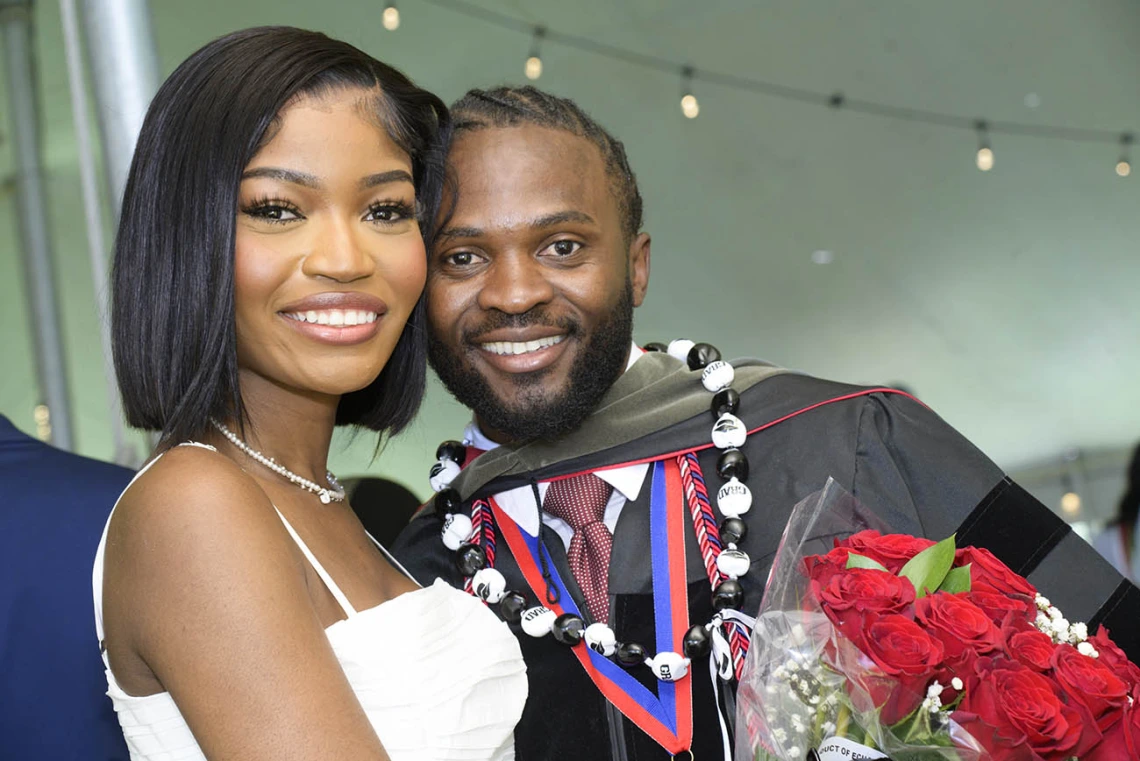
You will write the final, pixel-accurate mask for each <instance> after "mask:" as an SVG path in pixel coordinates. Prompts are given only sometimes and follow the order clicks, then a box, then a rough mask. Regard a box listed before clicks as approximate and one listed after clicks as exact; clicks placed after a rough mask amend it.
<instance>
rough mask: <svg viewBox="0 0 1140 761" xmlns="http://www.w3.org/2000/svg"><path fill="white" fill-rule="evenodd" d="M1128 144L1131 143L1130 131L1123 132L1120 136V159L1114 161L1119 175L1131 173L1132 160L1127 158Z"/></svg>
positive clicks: (1125, 175)
mask: <svg viewBox="0 0 1140 761" xmlns="http://www.w3.org/2000/svg"><path fill="white" fill-rule="evenodd" d="M1130 145H1132V133H1131V132H1125V133H1124V134H1123V135H1121V136H1120V159H1119V160H1118V161H1117V162H1116V174H1117V175H1118V176H1120V177H1127V176H1128V175H1130V174H1132V162H1131V161H1129V159H1128V153H1129V146H1130Z"/></svg>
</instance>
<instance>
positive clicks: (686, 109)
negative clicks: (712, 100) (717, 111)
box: [681, 93, 701, 119]
mask: <svg viewBox="0 0 1140 761" xmlns="http://www.w3.org/2000/svg"><path fill="white" fill-rule="evenodd" d="M681 113H683V114H684V115H685V117H686V118H689V119H696V118H697V116H698V115H699V114H700V113H701V104H700V103H697V96H695V95H693V94H692V93H686V94H685V96H684V97H683V98H681Z"/></svg>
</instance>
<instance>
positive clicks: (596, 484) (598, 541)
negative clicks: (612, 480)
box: [542, 473, 614, 622]
mask: <svg viewBox="0 0 1140 761" xmlns="http://www.w3.org/2000/svg"><path fill="white" fill-rule="evenodd" d="M613 490H614V487H612V486H610V485H609V484H607V483H606V482H605V481H603V480H602V479H600V478H598V477H597V476H595V475H594V474H593V473H585V474H583V475H580V476H574V477H573V478H565V479H563V480H561V481H553V482H551V484H550V486H548V487H547V489H546V498H545V499H543V501H542V509H543V510H545V511H546V512H548V513H550V514H551V515H553V516H554V517H556V518H561V519H562V520H564V521H566V523H567V524H569V526H570V528H572V529H573V530H574V538H572V539H571V540H570V551H569V553H568V555H567V559H568V560H569V562H570V571H571V572H572V573H573V574H574V578H575V579H576V580H577V581H578V586H579V587H580V588H581V590H582V594H583V595H584V596H585V598H586V607H587V608H589V609H590V617H591V618H592V619H594V621H596V622H605V621H606V619H608V618H609V611H610V599H609V571H610V550H611V549H612V548H613V544H614V538H613V536H612V535H611V534H610V530H609V529H608V528H606V524H605V523H604V522H603V519H604V518H605V516H606V504H607V503H608V502H609V501H610V494H611V493H612V492H613Z"/></svg>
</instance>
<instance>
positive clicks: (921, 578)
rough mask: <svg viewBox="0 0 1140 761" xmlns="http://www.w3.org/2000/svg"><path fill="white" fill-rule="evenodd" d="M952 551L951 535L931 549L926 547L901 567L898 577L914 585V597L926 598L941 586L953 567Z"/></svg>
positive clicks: (952, 540) (953, 548)
mask: <svg viewBox="0 0 1140 761" xmlns="http://www.w3.org/2000/svg"><path fill="white" fill-rule="evenodd" d="M954 550H955V546H954V537H953V535H951V536H949V537H947V538H946V539H943V540H942V541H941V542H939V543H938V544H936V545H934V546H933V547H927V548H926V549H925V550H923V551H922V552H920V553H918V554H917V555H915V556H914V557H913V558H911V559H910V560H908V561H907V564H906V565H904V566H903V567H902V570H901V571H899V576H902V577H903V578H905V579H910V583H911V584H914V594H915V597H926V595H928V594H930V592H931V591H932V590H935V589H938V588H939V587H940V586H941V585H942V581H943V580H944V579H945V578H946V574H947V573H949V572H950V568H951V566H953V565H954Z"/></svg>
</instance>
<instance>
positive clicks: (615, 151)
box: [451, 85, 641, 241]
mask: <svg viewBox="0 0 1140 761" xmlns="http://www.w3.org/2000/svg"><path fill="white" fill-rule="evenodd" d="M451 118H452V124H453V129H454V135H458V134H459V133H460V132H462V131H464V130H477V129H487V128H490V127H517V126H519V125H521V124H534V125H537V126H539V127H548V128H550V129H559V130H564V131H566V132H569V133H571V134H573V135H578V136H579V137H584V138H586V139H587V140H589V141H590V142H592V143H593V144H594V145H596V146H597V147H598V150H599V151H601V153H602V160H603V161H604V162H605V166H606V174H607V175H609V178H610V186H611V189H612V190H613V194H614V197H615V198H616V199H617V202H618V211H619V212H620V214H621V218H622V231H623V232H624V233H625V236H626V240H627V241H630V240H633V238H634V236H636V235H637V234H638V233H639V232H640V231H641V193H640V191H638V189H637V177H635V176H634V174H633V170H632V169H630V168H629V160H628V159H627V158H626V155H625V146H623V145H622V143H621V141H620V140H618V139H617V138H615V137H614V136H613V135H611V134H610V133H609V132H607V131H606V129H605V128H604V127H602V125H600V124H598V123H597V122H596V121H594V120H593V119H592V118H591V117H590V115H589V114H587V113H586V112H585V111H583V110H582V109H581V107H580V106H579V105H578V104H577V103H575V102H574V101H572V100H570V99H569V98H559V97H558V96H556V95H551V94H550V93H547V92H543V91H542V90H539V89H538V88H537V87H531V86H530V85H526V86H525V87H505V86H504V87H496V88H494V89H491V90H470V91H468V93H467V94H466V95H464V96H463V97H462V98H460V99H459V100H457V101H456V102H455V103H453V104H452V106H451ZM453 139H454V138H453Z"/></svg>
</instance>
